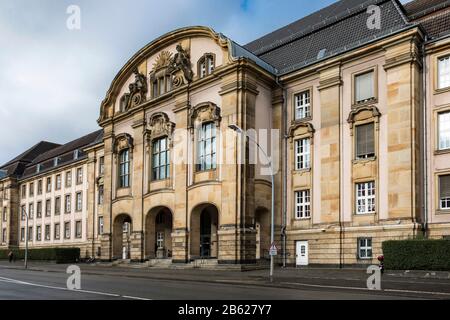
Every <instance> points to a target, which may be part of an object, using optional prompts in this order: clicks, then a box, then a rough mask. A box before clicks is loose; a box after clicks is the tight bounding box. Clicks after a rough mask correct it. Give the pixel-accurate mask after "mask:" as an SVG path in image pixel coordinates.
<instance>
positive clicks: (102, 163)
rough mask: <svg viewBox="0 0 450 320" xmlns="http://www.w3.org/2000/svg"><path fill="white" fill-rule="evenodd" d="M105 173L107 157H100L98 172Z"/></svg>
mask: <svg viewBox="0 0 450 320" xmlns="http://www.w3.org/2000/svg"><path fill="white" fill-rule="evenodd" d="M104 173H105V157H100V159H99V161H98V174H99V175H100V176H102V175H103V174H104Z"/></svg>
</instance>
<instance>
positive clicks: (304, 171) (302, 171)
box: [293, 168, 311, 174]
mask: <svg viewBox="0 0 450 320" xmlns="http://www.w3.org/2000/svg"><path fill="white" fill-rule="evenodd" d="M293 172H294V174H304V173H309V172H311V168H307V169H299V170H294V171H293Z"/></svg>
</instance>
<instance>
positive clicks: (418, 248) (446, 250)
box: [383, 240, 450, 271]
mask: <svg viewBox="0 0 450 320" xmlns="http://www.w3.org/2000/svg"><path fill="white" fill-rule="evenodd" d="M383 254H384V266H385V268H386V269H387V270H435V271H444V270H445V271H447V270H450V241H449V240H400V241H395V240H392V241H385V242H383Z"/></svg>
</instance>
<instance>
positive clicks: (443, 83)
mask: <svg viewBox="0 0 450 320" xmlns="http://www.w3.org/2000/svg"><path fill="white" fill-rule="evenodd" d="M447 87H450V56H447V57H442V58H440V59H439V61H438V88H439V89H444V88H447Z"/></svg>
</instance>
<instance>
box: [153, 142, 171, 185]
mask: <svg viewBox="0 0 450 320" xmlns="http://www.w3.org/2000/svg"><path fill="white" fill-rule="evenodd" d="M169 176H170V151H169V146H168V139H167V137H165V138H160V139H157V140H155V141H153V144H152V179H153V180H164V179H167V178H169Z"/></svg>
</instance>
